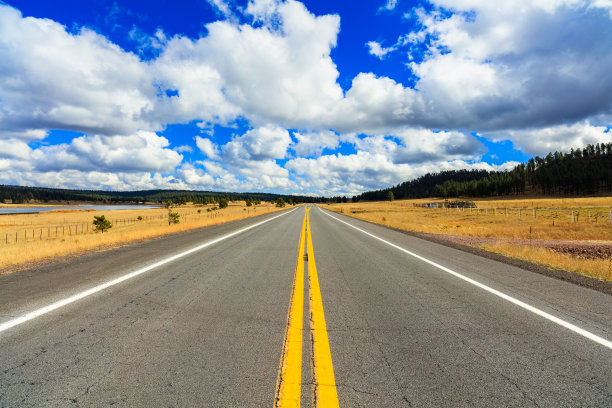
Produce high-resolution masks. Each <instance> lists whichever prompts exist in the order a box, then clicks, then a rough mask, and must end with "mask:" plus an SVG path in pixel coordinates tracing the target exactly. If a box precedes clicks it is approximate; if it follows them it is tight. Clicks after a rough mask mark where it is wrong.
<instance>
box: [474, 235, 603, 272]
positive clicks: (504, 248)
mask: <svg viewBox="0 0 612 408" xmlns="http://www.w3.org/2000/svg"><path fill="white" fill-rule="evenodd" d="M480 247H481V248H482V249H485V250H487V251H491V252H496V253H498V254H501V255H504V256H507V257H510V258H517V259H523V260H526V261H530V262H534V263H537V264H540V265H544V266H550V267H554V268H558V269H563V270H565V271H569V272H576V273H579V274H581V275H586V276H590V277H593V278H598V279H602V280H607V281H612V259H584V258H577V257H575V256H571V255H566V254H559V253H556V252H554V251H552V250H550V249H547V248H539V247H533V246H528V245H514V244H508V243H497V244H488V245H480Z"/></svg>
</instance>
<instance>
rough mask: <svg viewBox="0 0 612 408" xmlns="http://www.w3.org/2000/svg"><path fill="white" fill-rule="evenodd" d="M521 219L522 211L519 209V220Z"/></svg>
mask: <svg viewBox="0 0 612 408" xmlns="http://www.w3.org/2000/svg"><path fill="white" fill-rule="evenodd" d="M520 219H521V209H520V208H519V220H520Z"/></svg>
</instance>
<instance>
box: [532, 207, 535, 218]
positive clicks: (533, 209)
mask: <svg viewBox="0 0 612 408" xmlns="http://www.w3.org/2000/svg"><path fill="white" fill-rule="evenodd" d="M532 211H533V218H535V208H532Z"/></svg>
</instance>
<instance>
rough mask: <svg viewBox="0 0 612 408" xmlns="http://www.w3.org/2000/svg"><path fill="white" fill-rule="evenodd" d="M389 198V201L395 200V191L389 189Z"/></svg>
mask: <svg viewBox="0 0 612 408" xmlns="http://www.w3.org/2000/svg"><path fill="white" fill-rule="evenodd" d="M387 200H389V201H393V200H395V195H394V194H393V191H391V190H389V192H388V193H387Z"/></svg>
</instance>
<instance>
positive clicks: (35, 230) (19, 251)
mask: <svg viewBox="0 0 612 408" xmlns="http://www.w3.org/2000/svg"><path fill="white" fill-rule="evenodd" d="M211 207H212V206H210V205H209V206H180V207H176V208H173V210H172V211H173V212H178V213H179V214H180V223H179V224H173V225H170V226H169V225H168V211H167V210H166V209H165V208H159V209H147V210H145V209H143V210H116V211H70V210H66V211H62V210H60V211H57V212H48V213H40V214H19V215H2V216H0V270H1V269H3V268H6V267H9V266H13V265H18V264H22V263H25V262H32V261H37V260H41V259H44V258H50V257H57V256H63V255H68V254H73V253H77V252H81V251H86V250H92V249H96V248H103V247H109V246H113V245H118V244H125V243H129V242H132V241H137V240H141V239H146V238H153V237H159V236H162V235H167V234H172V233H176V232H180V231H186V230H191V229H194V228H200V227H205V226H209V225H215V224H221V223H225V222H229V221H235V220H239V219H243V218H247V217H253V216H256V215H260V214H266V213H269V212H274V211H278V210H280V208H277V207H275V206H274V205H273V204H271V203H263V204H261V205H258V206H253V207H246V206H245V204H244V202H234V203H230V205H229V206H228V207H227V208H225V209H223V210H217V211H212V212H207V208H211ZM198 210H200V213H198ZM94 215H104V216H105V217H106V218H107V219H110V220H111V221H112V223H113V227H112V228H111V229H110V230H108V231H107V232H104V233H100V232H93V231H92V227H93V226H92V221H93V217H94ZM138 216H141V217H143V220H140V221H138V220H137V218H138ZM62 227H63V234H62ZM88 229H89V231H88ZM56 231H57V234H58V235H56ZM15 233H17V236H18V241H17V243H15ZM24 237H25V238H26V239H24ZM7 241H8V244H7Z"/></svg>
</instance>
